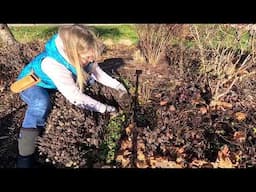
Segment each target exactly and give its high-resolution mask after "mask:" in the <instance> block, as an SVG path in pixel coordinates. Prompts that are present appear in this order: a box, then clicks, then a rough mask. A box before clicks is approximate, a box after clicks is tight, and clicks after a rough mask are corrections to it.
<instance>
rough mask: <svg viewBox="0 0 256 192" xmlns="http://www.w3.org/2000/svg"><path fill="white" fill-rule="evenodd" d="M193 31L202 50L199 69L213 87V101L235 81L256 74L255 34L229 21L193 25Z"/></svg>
mask: <svg viewBox="0 0 256 192" xmlns="http://www.w3.org/2000/svg"><path fill="white" fill-rule="evenodd" d="M191 34H192V35H193V37H194V40H195V45H196V47H198V48H199V51H200V61H201V64H200V73H201V74H202V76H203V77H204V79H205V80H206V82H205V83H206V84H207V85H208V86H209V88H210V91H211V102H210V105H216V104H217V103H218V101H219V100H221V98H223V97H224V96H225V95H227V94H228V93H229V92H230V91H231V89H232V87H233V86H234V85H236V84H238V83H239V82H241V81H245V80H246V78H247V77H249V76H251V75H253V74H255V72H256V71H255V70H253V68H252V65H253V62H252V53H251V50H252V49H251V46H252V41H254V38H253V36H248V35H247V33H246V32H241V31H237V29H235V28H232V27H231V26H229V25H191ZM245 35H247V36H245Z"/></svg>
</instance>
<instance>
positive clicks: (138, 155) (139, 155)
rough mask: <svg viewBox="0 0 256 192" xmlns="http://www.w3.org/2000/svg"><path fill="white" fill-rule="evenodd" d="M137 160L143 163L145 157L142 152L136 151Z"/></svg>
mask: <svg viewBox="0 0 256 192" xmlns="http://www.w3.org/2000/svg"><path fill="white" fill-rule="evenodd" d="M137 159H138V160H139V161H145V160H146V158H145V155H144V154H143V152H142V151H137Z"/></svg>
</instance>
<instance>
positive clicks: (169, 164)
mask: <svg viewBox="0 0 256 192" xmlns="http://www.w3.org/2000/svg"><path fill="white" fill-rule="evenodd" d="M149 162H150V165H151V167H152V168H182V166H181V165H179V164H177V163H176V162H175V161H168V160H167V159H164V158H162V157H157V158H153V157H151V158H150V159H149Z"/></svg>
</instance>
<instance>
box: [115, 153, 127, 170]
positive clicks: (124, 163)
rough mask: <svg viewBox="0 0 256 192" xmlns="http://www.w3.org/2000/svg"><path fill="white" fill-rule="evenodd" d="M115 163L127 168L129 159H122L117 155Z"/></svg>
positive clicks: (122, 157)
mask: <svg viewBox="0 0 256 192" xmlns="http://www.w3.org/2000/svg"><path fill="white" fill-rule="evenodd" d="M116 161H117V162H120V163H121V164H122V167H127V166H128V165H129V164H130V159H129V158H124V156H123V155H118V156H117V157H116Z"/></svg>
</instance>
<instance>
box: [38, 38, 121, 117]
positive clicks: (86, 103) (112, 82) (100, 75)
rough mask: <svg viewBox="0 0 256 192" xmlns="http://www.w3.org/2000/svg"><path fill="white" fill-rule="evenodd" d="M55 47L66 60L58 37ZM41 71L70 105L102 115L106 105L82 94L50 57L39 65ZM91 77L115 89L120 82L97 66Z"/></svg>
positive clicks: (68, 74)
mask: <svg viewBox="0 0 256 192" xmlns="http://www.w3.org/2000/svg"><path fill="white" fill-rule="evenodd" d="M56 47H57V49H58V51H59V52H60V54H61V55H62V56H63V57H64V58H65V59H66V60H67V61H69V60H68V58H67V56H66V54H65V53H64V50H63V43H62V41H61V39H60V37H59V36H58V37H57V38H56ZM41 68H42V71H43V72H44V73H45V74H47V75H48V77H49V78H50V79H51V80H52V81H53V82H54V84H55V85H56V87H57V89H58V90H59V91H60V92H61V94H62V95H63V96H64V97H66V98H67V99H68V100H69V101H70V102H71V103H72V104H75V105H76V106H79V107H81V108H86V109H88V110H91V111H97V112H100V113H104V112H105V111H106V105H105V104H103V103H101V102H99V101H97V100H95V99H93V98H91V97H89V96H88V95H85V94H83V93H82V92H81V91H80V89H79V88H78V86H77V85H76V83H75V80H74V79H73V76H72V73H71V72H70V71H69V70H68V69H66V68H65V67H64V66H63V65H62V64H60V63H59V62H57V61H56V60H55V59H53V58H51V57H46V58H45V59H44V60H43V61H42V64H41ZM92 77H93V78H94V79H95V80H96V81H98V82H99V83H101V84H103V85H105V86H108V87H111V88H114V89H116V88H117V86H118V85H120V82H119V81H117V80H116V79H114V78H112V77H110V76H109V75H108V74H107V73H105V72H104V71H103V70H102V69H101V68H100V67H99V66H98V65H97V66H96V68H95V70H93V74H92Z"/></svg>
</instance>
